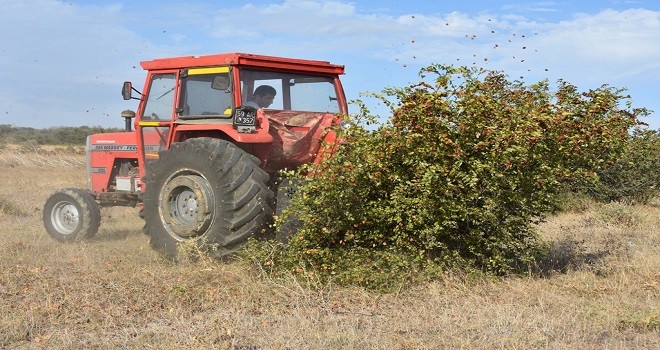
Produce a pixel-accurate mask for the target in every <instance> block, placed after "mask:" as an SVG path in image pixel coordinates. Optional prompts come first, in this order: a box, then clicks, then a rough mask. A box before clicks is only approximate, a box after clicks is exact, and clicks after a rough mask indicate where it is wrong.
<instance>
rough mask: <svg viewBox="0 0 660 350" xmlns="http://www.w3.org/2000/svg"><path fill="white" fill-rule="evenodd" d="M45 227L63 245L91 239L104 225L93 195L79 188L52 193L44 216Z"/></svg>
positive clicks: (45, 206) (47, 201) (45, 207)
mask: <svg viewBox="0 0 660 350" xmlns="http://www.w3.org/2000/svg"><path fill="white" fill-rule="evenodd" d="M43 220H44V227H45V228H46V231H47V232H48V234H49V235H50V236H51V237H53V238H54V239H56V240H58V241H60V242H75V241H77V240H79V239H81V238H92V237H94V236H95V235H96V232H98V230H99V225H100V224H101V211H100V210H99V206H98V204H96V200H94V197H92V195H91V194H89V193H87V192H86V191H85V190H82V189H79V188H65V189H62V190H59V191H56V192H55V193H53V194H52V195H51V196H50V197H49V198H48V200H46V204H45V205H44V212H43Z"/></svg>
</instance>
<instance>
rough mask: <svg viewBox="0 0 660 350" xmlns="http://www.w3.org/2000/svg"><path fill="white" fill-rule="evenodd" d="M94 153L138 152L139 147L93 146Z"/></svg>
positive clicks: (91, 149)
mask: <svg viewBox="0 0 660 350" xmlns="http://www.w3.org/2000/svg"><path fill="white" fill-rule="evenodd" d="M90 151H92V152H106V151H114V152H137V145H92V146H91V148H90Z"/></svg>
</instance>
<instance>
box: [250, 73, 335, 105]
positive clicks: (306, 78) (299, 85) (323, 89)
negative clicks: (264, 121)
mask: <svg viewBox="0 0 660 350" xmlns="http://www.w3.org/2000/svg"><path fill="white" fill-rule="evenodd" d="M240 77H241V99H242V103H243V104H244V105H252V106H255V107H256V105H258V106H259V108H266V109H274V110H292V111H309V112H326V113H341V112H342V111H341V109H340V108H341V107H340V104H339V99H338V89H337V86H336V85H335V80H334V78H333V77H323V76H315V75H306V74H294V73H279V72H267V71H260V70H249V69H241V71H240ZM261 86H268V87H270V88H272V89H270V88H261V89H259V90H258V91H257V96H255V90H256V89H258V88H259V87H261ZM260 91H269V92H272V91H274V92H275V96H274V98H273V99H272V102H271V101H270V99H267V100H268V102H265V103H264V102H262V101H263V98H260V96H258V94H259V92H260ZM271 94H272V93H268V95H271ZM268 97H270V96H268ZM255 101H256V102H255Z"/></svg>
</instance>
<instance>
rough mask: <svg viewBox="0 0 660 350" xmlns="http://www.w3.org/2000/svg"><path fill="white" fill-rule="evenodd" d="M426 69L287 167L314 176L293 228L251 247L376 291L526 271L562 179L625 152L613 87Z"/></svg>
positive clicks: (628, 123)
mask: <svg viewBox="0 0 660 350" xmlns="http://www.w3.org/2000/svg"><path fill="white" fill-rule="evenodd" d="M429 75H430V76H433V77H435V79H434V80H431V81H429V79H428V78H426V76H429ZM421 77H422V79H423V81H422V82H420V83H418V84H415V85H412V86H408V87H404V88H388V89H386V90H384V94H383V96H378V95H377V97H380V98H381V99H382V100H383V102H384V103H386V104H388V105H389V106H390V107H391V109H392V113H393V115H392V117H391V118H390V120H389V121H388V122H387V123H385V124H384V125H381V126H380V127H379V128H378V129H377V130H375V131H369V130H366V129H364V128H362V127H355V128H351V129H349V130H348V131H347V132H345V133H343V134H342V135H341V136H342V137H343V139H344V140H345V145H344V146H342V147H340V148H338V149H337V150H336V151H335V153H334V156H333V157H332V158H330V159H328V160H327V161H325V162H323V163H322V164H316V165H311V166H309V167H306V168H304V169H300V170H299V171H297V172H296V173H294V174H289V175H290V176H298V177H301V178H304V179H306V180H305V183H304V185H303V186H302V188H301V190H300V191H299V192H298V193H299V195H298V196H297V197H295V198H294V199H293V200H292V205H291V207H290V210H289V212H290V213H295V215H296V217H297V219H298V220H299V221H300V222H299V226H300V229H299V231H298V234H296V235H294V236H293V237H291V240H290V241H289V243H288V244H287V245H286V247H284V248H283V249H280V250H275V251H273V250H268V249H262V248H263V246H261V245H260V244H259V243H257V242H255V243H254V244H252V245H251V246H252V249H251V250H250V251H249V252H248V254H251V255H252V257H253V258H256V259H257V260H258V261H260V262H261V263H263V264H268V265H269V266H271V268H273V271H274V273H278V272H287V273H289V272H290V271H294V272H296V273H302V274H316V275H320V277H319V278H320V279H321V280H326V281H327V280H330V279H331V280H333V281H335V282H338V283H342V284H347V283H356V284H359V285H363V286H366V287H369V288H378V289H391V288H396V287H399V286H401V285H402V284H405V283H410V282H414V281H416V280H421V279H426V278H434V277H436V276H439V275H441V274H443V273H445V272H446V271H447V269H448V268H460V269H463V270H465V271H485V272H487V273H492V274H503V273H508V272H512V271H521V270H526V269H527V268H528V266H529V265H530V264H531V263H532V262H533V261H534V259H535V258H536V257H538V256H539V254H540V253H541V252H542V251H543V244H542V243H541V242H540V240H539V239H538V237H537V234H536V232H535V231H534V228H533V227H534V226H533V225H532V224H533V223H536V222H538V221H540V220H541V219H542V218H543V215H544V213H546V212H547V211H548V210H549V209H551V208H552V203H553V196H555V195H556V193H557V192H558V190H559V189H560V188H561V184H562V183H563V182H564V181H567V180H569V179H575V178H579V177H582V176H588V175H589V172H591V171H593V170H594V169H598V168H599V166H600V165H602V164H606V163H607V162H609V161H613V160H616V159H618V156H619V155H620V154H621V153H622V152H623V149H624V147H625V145H626V141H627V135H628V130H629V129H630V128H631V127H633V126H634V125H636V124H637V118H636V113H637V112H638V111H637V110H629V109H626V110H622V109H619V108H618V106H619V102H620V101H621V100H622V99H624V98H625V97H624V96H623V95H622V94H621V92H622V90H617V89H613V88H610V87H607V86H603V87H601V88H599V89H596V90H590V91H588V92H586V93H580V92H578V91H577V88H576V87H575V86H572V85H570V84H568V83H566V82H563V81H560V82H559V86H558V89H557V91H556V92H554V93H553V92H550V90H549V87H548V84H547V83H546V82H540V83H537V84H533V85H524V84H523V83H521V82H518V81H513V82H512V81H509V80H508V79H507V77H506V76H505V75H504V74H502V73H500V72H491V71H485V70H479V69H474V68H473V69H469V68H465V67H461V68H455V67H451V66H443V65H435V66H430V67H428V68H426V69H424V70H423V71H422V72H421ZM364 120H366V121H373V119H370V118H369V117H366V118H364V119H363V121H364ZM279 220H280V223H281V220H287V217H286V215H285V216H284V218H280V219H279ZM264 252H268V254H266V253H264Z"/></svg>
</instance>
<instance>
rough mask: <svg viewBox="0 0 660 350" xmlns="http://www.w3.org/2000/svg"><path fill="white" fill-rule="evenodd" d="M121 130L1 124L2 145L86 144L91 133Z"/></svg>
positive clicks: (98, 127) (0, 142)
mask: <svg viewBox="0 0 660 350" xmlns="http://www.w3.org/2000/svg"><path fill="white" fill-rule="evenodd" d="M120 131H123V129H119V128H103V127H100V126H76V127H72V126H63V127H53V128H47V129H36V128H30V127H17V126H12V125H9V124H0V145H4V144H17V145H24V146H27V145H62V146H75V145H84V144H85V141H86V139H87V136H89V135H92V134H99V133H108V132H120Z"/></svg>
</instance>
